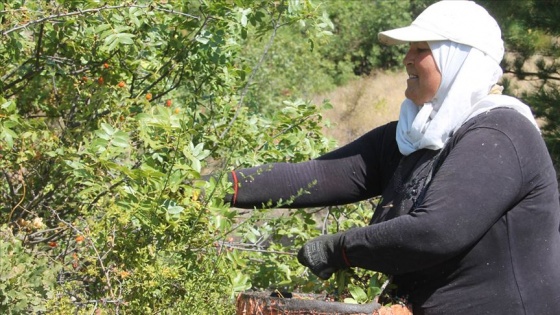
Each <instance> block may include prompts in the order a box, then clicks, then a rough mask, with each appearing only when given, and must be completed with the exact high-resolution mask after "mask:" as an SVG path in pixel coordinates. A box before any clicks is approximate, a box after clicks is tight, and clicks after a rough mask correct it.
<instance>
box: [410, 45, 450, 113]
mask: <svg viewBox="0 0 560 315" xmlns="http://www.w3.org/2000/svg"><path fill="white" fill-rule="evenodd" d="M404 65H405V66H406V72H407V73H408V80H407V81H406V84H407V87H406V91H405V92H404V95H405V96H406V97H407V98H408V99H410V100H411V101H412V102H414V104H416V105H418V106H421V105H423V104H424V103H426V102H429V101H431V100H432V99H433V98H434V96H435V95H436V92H437V90H438V88H439V85H440V83H441V72H439V69H438V67H437V65H436V61H435V60H434V56H433V55H432V50H431V49H430V46H429V45H428V43H427V42H412V43H410V48H409V49H408V53H407V54H406V56H405V57H404Z"/></svg>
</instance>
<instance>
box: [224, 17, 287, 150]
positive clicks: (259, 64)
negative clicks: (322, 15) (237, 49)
mask: <svg viewBox="0 0 560 315" xmlns="http://www.w3.org/2000/svg"><path fill="white" fill-rule="evenodd" d="M280 17H281V14H280V13H279V14H278V18H277V20H275V21H273V23H274V27H273V28H272V34H271V35H270V38H269V39H268V42H267V43H266V46H265V48H264V51H263V53H262V55H261V57H260V58H259V61H258V62H257V64H256V65H255V66H254V67H253V69H251V74H250V75H249V78H248V79H247V82H245V86H244V87H243V90H242V91H241V95H240V97H239V102H237V109H236V111H235V114H234V115H233V118H232V119H231V121H230V122H229V123H228V126H227V128H226V129H224V131H222V133H221V134H220V137H219V138H218V139H219V140H221V139H223V138H224V137H225V135H226V134H227V133H228V132H229V130H230V129H231V128H232V127H233V124H234V123H235V121H236V120H237V117H238V116H239V113H240V112H241V108H242V107H243V101H244V100H245V95H246V94H247V92H248V91H249V85H250V84H251V82H253V77H254V76H255V73H257V71H258V70H259V69H260V67H261V65H262V63H263V62H264V59H265V57H266V56H267V55H268V51H269V50H270V48H271V47H272V44H273V43H274V39H275V38H276V32H277V31H278V28H280V25H279V24H278V21H279V20H280Z"/></svg>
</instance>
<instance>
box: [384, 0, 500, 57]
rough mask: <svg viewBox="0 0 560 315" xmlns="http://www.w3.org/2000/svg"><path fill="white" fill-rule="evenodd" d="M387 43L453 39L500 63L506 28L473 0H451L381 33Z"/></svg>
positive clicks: (435, 5) (441, 2) (439, 3)
mask: <svg viewBox="0 0 560 315" xmlns="http://www.w3.org/2000/svg"><path fill="white" fill-rule="evenodd" d="M378 37H379V41H380V42H381V43H382V44H385V45H396V44H404V43H409V42H423V41H440V40H450V41H452V42H456V43H460V44H465V45H468V46H471V47H475V48H477V49H478V50H480V51H482V52H484V53H486V54H488V55H489V56H490V57H491V58H492V59H494V60H495V61H496V62H497V63H500V61H501V60H502V58H503V56H504V42H503V41H502V32H501V31H500V27H499V26H498V23H496V20H494V18H493V17H492V16H490V14H488V12H487V11H486V10H485V9H484V8H483V7H481V6H479V5H478V4H476V3H474V2H472V1H463V0H447V1H440V2H437V3H434V4H432V5H431V6H429V7H428V8H426V10H424V12H422V13H421V14H420V15H419V16H418V17H417V18H416V19H415V20H414V22H412V24H411V25H410V26H406V27H401V28H397V29H393V30H389V31H384V32H381V33H379V35H378Z"/></svg>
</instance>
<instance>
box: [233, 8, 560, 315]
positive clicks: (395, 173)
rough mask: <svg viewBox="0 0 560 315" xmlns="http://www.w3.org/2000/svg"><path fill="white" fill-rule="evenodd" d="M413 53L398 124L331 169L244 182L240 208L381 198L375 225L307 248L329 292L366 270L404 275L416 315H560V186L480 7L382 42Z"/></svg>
mask: <svg viewBox="0 0 560 315" xmlns="http://www.w3.org/2000/svg"><path fill="white" fill-rule="evenodd" d="M379 39H380V41H381V42H382V43H385V44H401V43H409V45H410V48H409V51H408V53H407V55H406V57H405V58H404V64H405V66H406V71H407V72H408V75H409V78H408V80H407V88H406V91H405V96H406V99H405V100H404V102H403V104H402V106H401V113H400V117H399V121H398V122H393V123H389V124H387V125H385V126H381V127H379V128H376V129H374V130H372V131H370V132H369V133H367V134H366V135H364V136H362V137H361V138H359V139H358V140H356V141H354V142H353V143H351V144H348V145H347V146H344V147H342V148H340V149H338V150H335V151H333V152H330V153H328V154H326V155H324V156H321V157H319V158H318V159H315V160H312V161H308V162H304V163H297V164H287V163H277V164H272V165H265V166H261V167H256V168H251V169H245V170H239V171H235V172H233V173H232V174H231V177H230V179H231V181H232V182H233V183H234V187H235V194H234V195H233V196H231V200H230V202H231V204H232V205H233V206H235V207H247V208H251V207H254V206H261V205H263V204H264V203H266V202H267V201H272V202H273V204H274V202H275V201H278V200H287V199H290V197H291V196H297V195H298V191H300V190H301V189H305V190H307V191H308V193H307V194H303V195H301V196H299V197H296V198H294V199H293V200H292V203H291V204H290V205H289V206H290V207H292V208H295V207H311V206H324V205H338V204H345V203H350V202H355V201H359V200H364V199H367V198H371V197H373V196H381V197H382V199H381V200H382V201H381V202H380V204H379V205H378V207H377V209H376V210H375V212H374V215H373V218H372V220H371V224H370V225H369V226H367V227H363V228H355V229H351V230H348V231H346V232H342V233H338V234H334V235H323V236H320V237H318V238H316V239H313V240H311V241H310V242H308V243H306V244H305V245H304V246H303V248H302V249H301V250H300V252H299V254H298V260H299V261H300V262H301V263H302V264H303V265H305V266H308V267H309V268H310V270H311V271H312V272H313V273H314V274H316V275H317V276H319V277H321V278H323V279H327V278H329V277H330V276H331V275H332V273H333V272H335V271H336V270H339V269H342V268H347V267H361V268H366V269H370V270H376V271H380V272H383V273H386V274H390V275H393V281H394V283H395V284H396V286H397V291H396V292H395V294H396V295H397V296H399V297H403V298H407V299H408V301H409V302H410V303H412V305H413V312H414V314H430V315H431V314H540V315H542V314H560V268H559V267H558V263H559V262H560V233H559V228H560V205H559V197H558V186H557V181H556V174H555V171H554V168H553V165H552V162H551V160H550V157H549V155H548V152H547V149H546V147H545V144H544V142H543V140H542V139H541V136H540V132H539V130H538V127H537V125H536V123H535V120H534V119H533V117H532V115H531V112H530V110H529V108H528V107H527V106H526V105H524V104H523V103H521V102H520V101H519V100H517V99H515V98H512V97H508V96H503V95H499V91H500V89H499V88H498V87H497V86H495V83H496V82H497V81H498V79H499V78H500V76H501V75H502V71H501V69H500V67H499V63H500V61H501V59H502V57H503V53H504V48H503V42H502V40H501V33H500V29H499V27H498V25H497V24H496V22H495V20H494V19H493V18H492V17H491V16H490V15H488V13H487V12H486V11H485V10H484V9H483V8H481V7H480V6H478V5H476V4H475V3H473V2H470V1H442V2H438V3H436V4H433V5H432V6H430V7H428V8H427V9H426V10H425V11H424V12H423V13H422V14H421V15H420V16H419V17H418V18H417V19H416V20H415V21H414V22H413V23H412V25H410V26H408V27H404V28H400V29H395V30H391V31H386V32H382V33H380V34H379Z"/></svg>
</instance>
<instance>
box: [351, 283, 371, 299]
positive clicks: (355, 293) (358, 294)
mask: <svg viewBox="0 0 560 315" xmlns="http://www.w3.org/2000/svg"><path fill="white" fill-rule="evenodd" d="M348 292H350V295H352V298H354V300H356V302H358V303H365V302H367V300H368V296H367V294H366V291H364V289H362V288H361V287H359V286H356V285H354V284H351V283H350V284H348Z"/></svg>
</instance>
